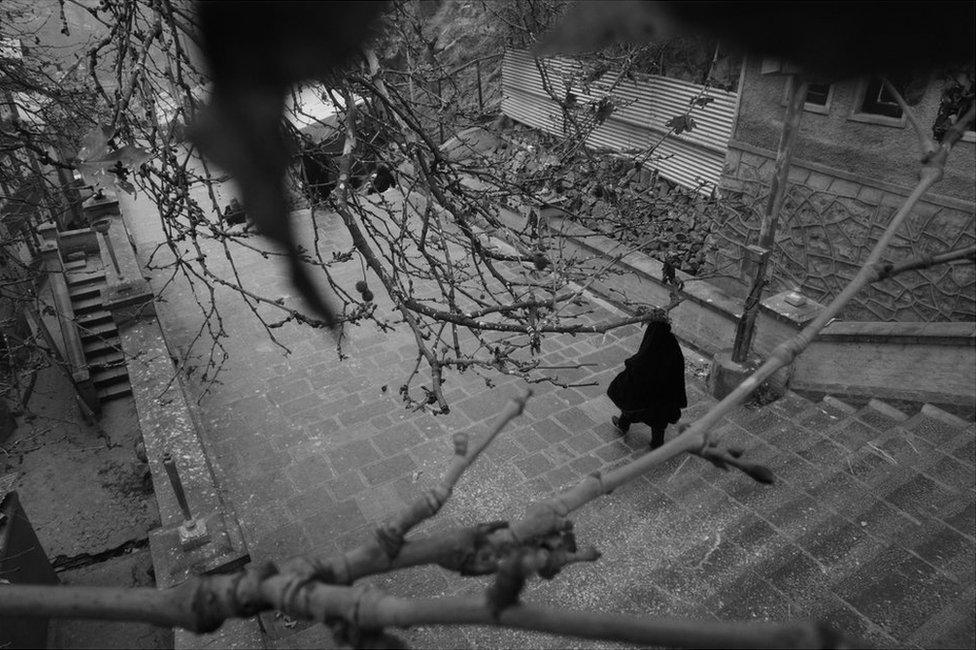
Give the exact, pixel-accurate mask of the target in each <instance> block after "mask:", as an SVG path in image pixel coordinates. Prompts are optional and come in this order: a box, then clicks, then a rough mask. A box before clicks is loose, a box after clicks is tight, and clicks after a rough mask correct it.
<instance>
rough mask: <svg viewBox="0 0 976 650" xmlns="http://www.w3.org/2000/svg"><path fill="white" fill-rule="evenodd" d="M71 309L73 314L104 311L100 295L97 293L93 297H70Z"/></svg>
mask: <svg viewBox="0 0 976 650" xmlns="http://www.w3.org/2000/svg"><path fill="white" fill-rule="evenodd" d="M71 309H72V310H74V312H75V314H79V315H80V314H88V313H91V312H94V311H104V309H103V306H102V296H101V294H100V293H99V294H98V295H95V296H93V297H86V298H78V297H76V296H72V297H71Z"/></svg>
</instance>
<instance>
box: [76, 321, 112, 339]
mask: <svg viewBox="0 0 976 650" xmlns="http://www.w3.org/2000/svg"><path fill="white" fill-rule="evenodd" d="M78 330H79V332H80V334H81V341H82V343H86V342H90V341H94V340H97V339H103V340H104V339H110V338H112V337H118V333H119V328H118V327H116V325H115V323H114V322H109V323H102V324H99V325H94V326H92V327H79V328H78Z"/></svg>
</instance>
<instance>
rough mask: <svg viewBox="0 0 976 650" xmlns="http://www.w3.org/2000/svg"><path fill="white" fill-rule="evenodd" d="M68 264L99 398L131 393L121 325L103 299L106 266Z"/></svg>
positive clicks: (80, 329) (78, 321) (71, 291)
mask: <svg viewBox="0 0 976 650" xmlns="http://www.w3.org/2000/svg"><path fill="white" fill-rule="evenodd" d="M64 268H65V277H66V282H67V284H68V294H69V295H70V297H71V307H72V310H73V311H74V315H75V324H76V325H77V326H78V334H79V336H80V337H81V342H82V347H83V348H84V353H85V361H86V362H87V364H88V371H89V373H90V375H91V378H92V381H93V382H94V384H95V388H96V390H97V393H98V399H99V401H101V402H105V401H108V400H111V399H116V398H119V397H123V396H125V395H131V394H132V387H131V386H130V384H129V373H128V371H127V370H126V366H125V357H124V356H123V354H122V348H121V344H120V342H119V336H118V328H117V327H116V325H115V321H114V320H113V319H112V314H111V312H109V311H108V310H106V309H105V308H104V305H103V303H102V290H103V289H104V288H105V286H106V282H105V271H104V269H101V268H93V267H92V266H91V265H89V264H88V263H87V262H86V261H85V260H77V261H68V262H65V264H64Z"/></svg>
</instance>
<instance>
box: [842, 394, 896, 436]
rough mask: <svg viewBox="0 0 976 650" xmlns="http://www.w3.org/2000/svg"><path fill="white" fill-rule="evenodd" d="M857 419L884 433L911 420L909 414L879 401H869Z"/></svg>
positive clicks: (857, 415)
mask: <svg viewBox="0 0 976 650" xmlns="http://www.w3.org/2000/svg"><path fill="white" fill-rule="evenodd" d="M855 417H856V418H857V419H858V420H860V421H861V422H863V423H864V424H867V425H868V426H871V427H874V429H876V430H877V431H882V432H883V431H887V430H888V429H890V428H891V427H893V426H897V425H898V424H900V423H902V422H905V421H906V420H908V418H909V416H908V415H907V414H905V413H903V412H902V411H900V410H898V409H896V408H895V407H894V406H891V405H890V404H888V403H887V402H884V401H882V400H879V399H871V400H870V401H868V403H867V405H866V406H865V407H864V408H862V409H860V410H859V411H858V412H857V413H856V414H855Z"/></svg>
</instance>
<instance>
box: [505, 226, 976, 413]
mask: <svg viewBox="0 0 976 650" xmlns="http://www.w3.org/2000/svg"><path fill="white" fill-rule="evenodd" d="M523 210H524V209H523ZM547 213H548V214H549V216H548V224H549V228H550V229H551V230H553V231H559V232H561V233H563V234H564V235H567V238H566V240H565V248H564V255H575V256H577V259H578V261H579V263H580V264H586V263H587V259H592V260H599V262H600V264H601V265H602V264H603V263H605V261H606V259H607V258H609V257H610V256H614V255H619V254H620V251H619V248H618V244H617V242H616V241H614V240H612V239H609V238H607V237H604V236H602V235H600V234H598V233H595V232H593V231H591V230H588V229H586V228H584V227H583V226H580V225H579V224H577V223H575V222H573V221H570V220H569V219H565V218H562V217H560V216H559V212H558V211H557V210H552V209H547ZM499 218H500V220H501V221H502V222H503V223H504V224H505V225H507V226H509V227H512V228H515V229H516V230H519V229H521V228H523V227H524V225H525V219H526V216H525V214H520V213H519V212H516V211H513V210H509V209H506V208H502V209H501V210H500V215H499ZM493 234H498V233H493ZM661 267H662V265H661V263H660V262H659V261H657V260H655V259H653V258H651V257H648V256H647V255H644V254H642V253H639V252H634V253H631V254H629V255H627V256H626V257H625V258H624V259H623V260H621V261H620V262H618V263H617V264H616V269H615V273H614V275H612V276H611V278H610V279H609V281H595V282H593V283H592V284H591V285H590V286H589V288H590V289H592V290H593V291H594V292H596V293H598V294H600V295H601V296H602V297H604V298H605V299H607V300H609V301H611V302H615V303H617V304H618V305H619V304H621V300H620V298H621V296H626V297H627V299H628V300H631V301H635V302H644V303H648V304H652V305H664V304H667V303H668V302H669V300H670V296H669V293H668V289H667V287H666V286H665V285H664V283H663V282H662V281H661ZM676 275H677V277H678V278H679V279H681V280H683V281H684V289H683V292H682V293H683V294H684V298H685V300H684V301H683V302H682V303H681V304H680V305H679V306H678V307H677V308H675V309H674V311H672V312H671V316H672V327H673V329H674V332H675V335H676V336H677V337H678V338H679V339H681V340H682V342H683V343H685V344H687V345H689V346H690V347H692V348H695V349H696V350H698V351H699V352H701V353H703V354H705V355H707V356H711V355H714V354H715V353H716V352H719V351H721V350H727V349H730V348H731V347H732V340H733V338H734V336H735V327H736V323H737V322H738V319H739V318H740V316H741V314H742V301H741V300H740V299H738V298H735V297H733V296H730V295H729V294H727V293H725V292H724V291H722V290H721V289H719V288H717V287H715V286H713V285H711V284H709V283H708V282H707V281H703V280H695V279H694V278H692V277H691V276H689V275H687V274H684V273H681V272H680V271H679V272H677V274H676ZM787 293H788V292H781V293H779V294H775V295H772V296H769V297H767V298H766V299H765V300H763V301H762V304H761V307H760V312H759V315H758V317H757V319H756V334H755V338H754V340H753V350H754V351H755V352H756V353H758V354H759V355H761V356H768V355H769V353H771V352H772V351H773V349H774V348H775V347H776V346H777V345H779V344H780V343H782V342H783V341H786V340H788V339H790V338H791V337H793V336H795V335H796V334H797V332H799V331H800V329H802V328H803V327H804V326H805V325H806V324H807V323H809V322H810V321H811V320H812V319H813V318H814V317H815V316H816V314H817V313H818V312H819V311H820V310H821V309H822V308H823V305H821V304H820V303H818V302H816V301H812V300H810V301H808V302H807V304H806V305H803V306H800V307H796V306H793V305H791V304H789V303H787V302H786V300H785V297H786V294H787ZM774 383H775V384H778V385H780V386H789V387H790V388H792V389H794V390H807V391H813V392H824V393H832V394H835V395H837V396H840V397H844V396H855V397H862V396H863V397H868V396H870V397H877V398H880V399H885V398H887V399H903V400H911V401H920V402H931V403H934V404H954V405H962V406H967V407H968V406H971V405H972V404H973V402H974V399H976V398H974V396H976V323H973V322H962V323H888V322H840V321H835V322H833V323H831V324H830V325H828V326H827V327H826V328H825V329H824V331H823V332H822V333H821V335H820V336H819V337H818V338H817V339H816V340H815V341H814V343H813V344H812V345H811V346H810V347H809V348H807V350H805V351H804V352H803V353H802V354H801V355H800V356H799V357H798V358H797V360H796V361H795V363H794V364H793V366H792V367H791V368H788V369H786V370H785V371H781V372H780V373H779V374H778V375H777V376H776V377H775V378H774Z"/></svg>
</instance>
